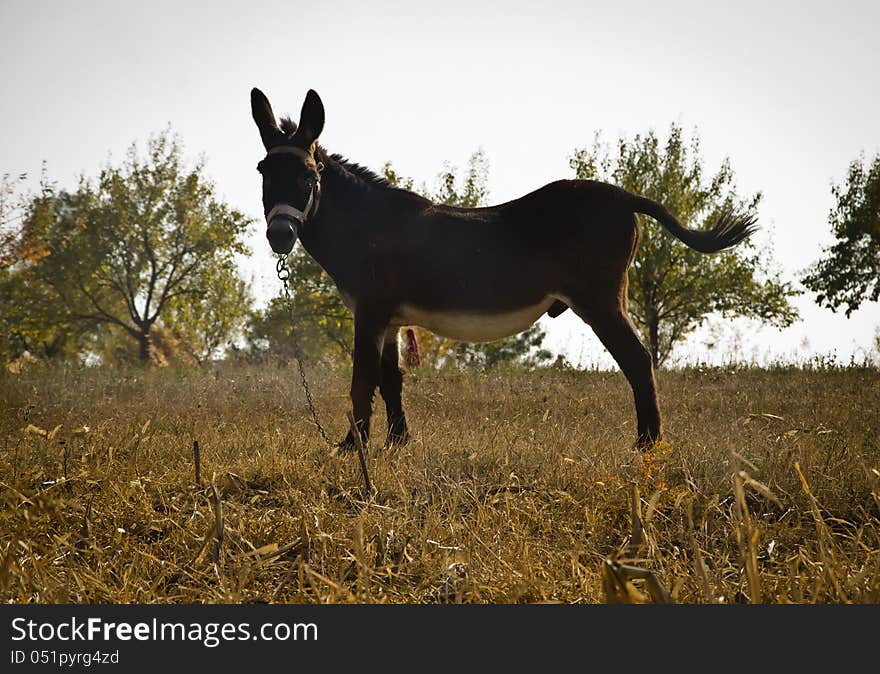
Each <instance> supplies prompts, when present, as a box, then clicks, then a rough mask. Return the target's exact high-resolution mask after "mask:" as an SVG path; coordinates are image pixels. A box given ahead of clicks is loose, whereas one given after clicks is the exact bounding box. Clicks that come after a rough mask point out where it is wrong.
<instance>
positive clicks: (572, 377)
mask: <svg viewBox="0 0 880 674" xmlns="http://www.w3.org/2000/svg"><path fill="white" fill-rule="evenodd" d="M310 376H311V379H312V380H313V382H314V383H313V386H314V389H315V396H316V400H317V404H318V408H319V411H320V413H321V415H322V417H323V419H324V421H325V423H326V424H327V425H328V426H329V427H330V429H331V432H332V433H333V434H334V435H336V436H339V437H341V435H342V433H343V431H344V430H345V428H346V421H345V411H346V409H347V402H348V401H347V396H346V391H347V388H348V381H347V376H348V372H347V370H345V369H340V370H332V369H331V370H319V369H318V368H317V367H316V366H313V367H312V368H311V373H310ZM659 384H660V391H661V403H662V405H663V411H664V414H665V423H666V428H667V438H666V439H667V440H668V442H666V443H662V444H660V445H659V446H657V447H656V449H655V451H654V452H653V453H651V454H649V455H647V456H645V457H643V456H642V455H641V454H638V453H637V452H635V451H634V450H633V449H632V440H633V439H634V423H635V418H634V412H633V407H632V402H631V396H630V392H629V388H628V386H627V384H626V382H625V380H624V378H623V376H622V375H620V374H619V373H616V372H578V371H573V370H564V369H553V368H550V369H547V370H541V371H537V372H526V371H521V370H516V369H504V370H499V371H493V372H489V373H478V372H457V371H454V372H435V371H429V370H424V369H423V370H420V371H416V372H414V373H409V375H408V377H407V380H406V383H405V386H406V388H405V391H404V400H405V404H406V405H407V411H408V414H409V417H410V423H411V426H412V431H413V441H412V442H411V443H410V444H409V445H407V446H406V447H403V448H394V449H390V450H388V449H386V450H382V449H381V448H379V447H378V446H376V445H374V446H372V447H371V448H369V451H368V454H367V464H368V467H369V473H370V478H371V480H372V482H373V484H374V486H375V488H376V493H375V494H374V495H372V496H369V495H368V494H367V493H366V492H365V488H364V483H363V477H362V473H361V470H360V467H359V462H358V459H357V456H356V455H355V456H352V455H345V456H332V455H330V454H329V453H328V451H327V449H326V448H325V447H323V446H322V444H321V441H320V437H319V436H318V434H317V432H316V430H315V428H314V426H313V425H312V424H311V422H310V420H309V417H308V415H307V411H306V406H305V399H304V396H303V393H302V391H301V389H300V387H299V382H298V378H297V375H296V371H295V369H294V366H293V365H290V366H287V367H274V366H262V367H250V366H234V367H233V366H229V367H227V368H224V369H220V370H219V371H216V372H213V371H211V370H197V369H183V370H175V369H174V368H165V369H157V370H152V371H129V372H118V371H116V372H114V371H101V370H82V369H70V370H64V369H49V370H40V369H35V370H32V371H28V372H25V373H23V374H21V375H18V376H12V375H6V376H2V377H0V452H2V461H0V600H2V601H3V602H37V603H56V602H69V603H85V602H109V603H122V602H139V603H153V602H160V603H172V602H175V603H176V602H189V603H192V602H196V603H201V602H391V603H436V602H492V603H498V602H504V603H519V602H569V603H577V602H604V601H674V602H687V603H704V602H724V603H748V602H820V603H842V602H872V603H876V602H880V374H878V371H877V370H876V369H867V368H864V369H863V368H846V369H840V368H826V369H822V368H814V369H795V368H788V369H784V368H780V369H777V370H758V369H708V370H700V369H689V370H683V371H672V372H662V373H660V375H659ZM377 411H378V415H377V417H376V422H375V433H374V440H377V439H378V440H381V439H382V438H383V437H384V430H385V424H384V412H383V408H382V406H381V402H378V404H377ZM195 440H197V441H198V442H199V447H200V455H201V458H200V463H201V485H197V484H196V482H195V471H194V459H193V442H194V441H195Z"/></svg>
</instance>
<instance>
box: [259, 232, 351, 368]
mask: <svg viewBox="0 0 880 674" xmlns="http://www.w3.org/2000/svg"><path fill="white" fill-rule="evenodd" d="M287 266H288V267H289V268H290V284H291V299H290V303H289V305H288V303H287V302H286V301H285V300H284V299H283V298H281V297H274V298H273V299H272V300H271V301H270V302H269V303H268V305H267V306H266V307H265V308H264V309H262V310H260V311H255V312H253V313H252V315H251V317H250V319H249V322H248V329H247V334H248V342H249V348H250V351H251V353H252V354H254V355H259V354H262V353H271V354H273V355H280V356H282V357H285V358H288V357H290V356H293V355H294V353H295V352H294V343H293V334H292V333H293V330H292V329H291V326H294V329H295V330H296V338H297V340H298V341H299V344H300V348H301V349H302V350H303V353H304V354H305V355H306V356H308V357H311V358H325V359H330V360H334V359H340V358H343V359H347V358H350V356H351V350H352V348H353V346H354V320H353V318H352V315H351V312H350V311H349V310H348V308H347V307H346V306H345V304H343V302H342V298H341V297H340V296H339V291H338V290H337V289H336V284H335V283H334V282H333V279H331V278H330V276H328V275H327V273H326V272H325V271H324V270H323V269H322V268H321V266H320V265H319V264H318V263H317V262H315V261H314V260H313V259H312V258H311V256H310V255H309V254H308V253H306V252H305V251H304V250H303V248H302V246H297V247H296V248H295V249H294V252H293V253H291V254H290V255H289V256H288V258H287Z"/></svg>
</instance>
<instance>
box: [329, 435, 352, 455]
mask: <svg viewBox="0 0 880 674" xmlns="http://www.w3.org/2000/svg"><path fill="white" fill-rule="evenodd" d="M356 451H357V445H356V444H355V442H354V438H353V437H352V435H351V433H349V434H348V435H346V436H345V438H343V439H342V440H341V441H340V442H337V443H336V444H335V445H333V453H334V454H349V453H351V452H356Z"/></svg>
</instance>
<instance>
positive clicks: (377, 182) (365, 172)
mask: <svg viewBox="0 0 880 674" xmlns="http://www.w3.org/2000/svg"><path fill="white" fill-rule="evenodd" d="M281 130H282V131H283V132H284V134H285V135H287V136H288V138H289V137H290V136H292V135H293V134H294V133H296V122H294V121H293V120H292V119H291V118H290V117H282V118H281ZM318 149H319V150H320V151H321V152H323V153H324V154H325V155H327V156H328V157H330V159H332V160H333V161H334V162H336V163H337V164H339V165H340V166H342V168H343V169H345V170H346V171H347V172H348V173H350V174H351V175H352V176H353V177H354V178H357V179H358V180H360V181H362V182H364V183H366V184H367V185H370V186H372V187H390V186H389V184H388V180H386V179H385V178H384V177H382V176H380V175H379V174H378V173H376V172H375V171H373V170H371V169H368V168H367V167H366V166H361V165H360V164H356V163H355V162H353V161H351V160H350V159H346V158H345V157H344V156H342V155H341V154H328V153H327V151H326V150H324V148H322V147H321V146H320V145H319V146H318Z"/></svg>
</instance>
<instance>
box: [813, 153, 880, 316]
mask: <svg viewBox="0 0 880 674" xmlns="http://www.w3.org/2000/svg"><path fill="white" fill-rule="evenodd" d="M831 192H832V194H833V195H834V198H835V200H836V201H837V203H836V205H835V206H834V208H833V209H832V210H831V213H830V214H829V216H828V222H829V224H830V225H831V230H832V232H833V233H834V237H835V238H836V239H837V241H836V242H835V243H834V245H832V246H830V247H829V248H826V249H825V251H824V253H825V257H824V258H823V259H821V260H819V261H818V262H817V263H816V264H814V265H813V267H812V268H811V269H809V270H808V273H807V275H806V276H805V277H804V279H803V282H804V285H805V286H807V288H809V289H810V290H812V291H813V292H815V293H816V301H817V302H818V303H819V304H820V305H822V306H825V307H828V308H830V309H831V310H832V311H836V310H837V309H839V308H840V307H842V306H843V307H846V315H847V316H849V315H850V314H851V313H852V312H853V311H855V310H856V309H858V308H859V306H861V304H862V302H864V301H873V302H876V301H877V299H878V298H880V154H878V155H877V156H876V157H874V160H873V162H871V163H868V162H867V161H865V158H864V157H860V158H859V159H856V160H855V161H853V162H852V163H851V164H850V165H849V172H848V173H847V177H846V183H845V184H844V185H832V188H831Z"/></svg>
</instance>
